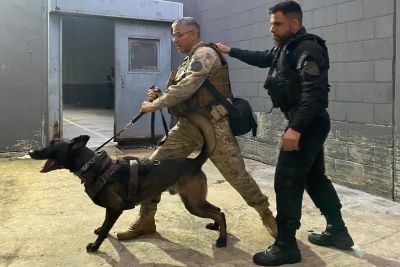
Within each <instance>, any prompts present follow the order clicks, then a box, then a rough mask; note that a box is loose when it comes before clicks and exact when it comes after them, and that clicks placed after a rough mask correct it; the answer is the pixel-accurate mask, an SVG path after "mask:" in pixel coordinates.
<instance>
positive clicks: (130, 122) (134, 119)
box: [94, 112, 146, 152]
mask: <svg viewBox="0 0 400 267" xmlns="http://www.w3.org/2000/svg"><path fill="white" fill-rule="evenodd" d="M145 113H146V112H140V113H139V114H138V115H136V117H134V118H133V119H132V120H130V121H129V122H128V123H127V124H125V125H124V128H123V129H122V130H121V131H119V132H118V133H116V134H115V135H114V136H113V137H111V138H110V139H108V140H107V141H106V142H105V143H104V144H102V145H101V146H99V147H98V148H96V150H95V151H94V152H96V151H98V150H99V149H101V148H102V147H103V146H105V145H106V144H108V143H109V142H110V141H111V140H113V139H114V138H115V137H117V136H118V135H120V134H121V133H122V132H123V131H125V130H126V129H128V127H129V126H131V125H132V124H134V123H135V122H137V121H138V120H139V119H140V118H141V117H142V116H143V115H144V114H145Z"/></svg>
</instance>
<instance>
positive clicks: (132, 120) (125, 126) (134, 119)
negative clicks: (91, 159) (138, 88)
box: [94, 85, 168, 152]
mask: <svg viewBox="0 0 400 267" xmlns="http://www.w3.org/2000/svg"><path fill="white" fill-rule="evenodd" d="M150 88H152V89H153V88H155V86H154V85H153V86H151V87H150ZM145 113H146V112H140V113H139V114H138V115H136V117H134V118H133V119H131V120H130V121H129V122H128V123H127V124H125V125H124V128H123V129H122V130H121V131H119V132H118V133H116V134H115V135H114V136H113V137H111V138H110V139H108V140H107V141H106V142H104V143H103V144H102V145H101V146H99V147H98V148H96V150H95V151H94V152H96V151H98V150H99V149H101V148H102V147H104V146H105V145H106V144H108V143H109V142H110V141H111V140H113V139H114V138H115V137H117V136H118V135H120V134H121V133H122V132H123V131H125V130H126V129H128V127H129V126H131V125H132V124H134V123H135V122H137V121H138V120H139V119H140V118H141V117H142V116H143V115H144V114H145ZM160 113H161V119H162V124H163V126H164V131H165V135H166V136H168V126H167V121H166V119H165V117H164V113H163V112H162V110H161V109H160ZM155 114H156V113H155V112H152V113H151V138H152V139H153V140H154V120H155Z"/></svg>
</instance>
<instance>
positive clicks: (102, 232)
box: [86, 208, 122, 252]
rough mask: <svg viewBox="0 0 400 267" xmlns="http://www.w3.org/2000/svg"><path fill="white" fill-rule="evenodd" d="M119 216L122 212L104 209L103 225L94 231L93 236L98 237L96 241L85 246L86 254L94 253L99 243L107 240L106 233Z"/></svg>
mask: <svg viewBox="0 0 400 267" xmlns="http://www.w3.org/2000/svg"><path fill="white" fill-rule="evenodd" d="M121 214H122V210H113V209H110V208H107V209H106V217H105V219H104V222H103V225H102V226H101V227H100V228H98V229H96V230H95V234H97V235H98V237H97V239H96V241H94V243H89V244H87V246H86V251H87V252H95V251H97V250H98V249H99V247H100V245H101V243H103V241H104V239H106V238H107V235H108V232H109V231H110V230H111V228H112V227H113V225H114V224H115V222H116V221H117V220H118V218H119V216H120V215H121Z"/></svg>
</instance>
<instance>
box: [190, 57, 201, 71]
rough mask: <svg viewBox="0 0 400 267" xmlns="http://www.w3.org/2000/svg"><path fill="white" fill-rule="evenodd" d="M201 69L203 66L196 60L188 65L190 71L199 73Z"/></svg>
mask: <svg viewBox="0 0 400 267" xmlns="http://www.w3.org/2000/svg"><path fill="white" fill-rule="evenodd" d="M202 68H203V64H202V63H201V62H200V61H198V60H195V61H193V62H192V63H191V64H190V70H191V71H194V72H199V71H201V69H202Z"/></svg>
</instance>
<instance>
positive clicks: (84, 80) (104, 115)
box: [62, 17, 115, 147]
mask: <svg viewBox="0 0 400 267" xmlns="http://www.w3.org/2000/svg"><path fill="white" fill-rule="evenodd" d="M114 61H115V60H114V21H113V20H111V19H106V18H93V17H62V100H63V101H62V106H63V111H62V112H63V136H64V137H65V138H74V137H76V136H78V135H81V134H86V135H89V136H90V137H91V139H90V140H89V144H88V145H89V147H97V146H99V145H101V144H102V143H103V142H104V141H106V140H107V139H108V138H110V137H111V136H113V133H114V102H115V97H114V69H115V68H114Z"/></svg>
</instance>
